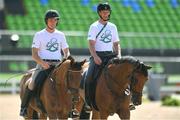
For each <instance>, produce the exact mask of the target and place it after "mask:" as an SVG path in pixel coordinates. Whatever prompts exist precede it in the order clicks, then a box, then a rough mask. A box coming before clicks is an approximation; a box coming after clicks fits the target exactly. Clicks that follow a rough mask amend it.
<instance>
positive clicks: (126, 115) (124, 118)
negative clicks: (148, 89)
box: [117, 109, 130, 120]
mask: <svg viewBox="0 0 180 120" xmlns="http://www.w3.org/2000/svg"><path fill="white" fill-rule="evenodd" d="M117 114H118V115H119V117H120V118H121V120H130V110H129V109H120V110H118V111H117Z"/></svg>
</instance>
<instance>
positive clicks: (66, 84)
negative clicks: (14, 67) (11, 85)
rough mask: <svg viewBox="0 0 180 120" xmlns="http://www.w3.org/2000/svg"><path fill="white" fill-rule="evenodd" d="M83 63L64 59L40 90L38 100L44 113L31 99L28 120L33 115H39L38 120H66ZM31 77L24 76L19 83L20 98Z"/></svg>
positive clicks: (77, 86)
mask: <svg viewBox="0 0 180 120" xmlns="http://www.w3.org/2000/svg"><path fill="white" fill-rule="evenodd" d="M84 63H85V60H84V61H81V62H75V60H74V59H73V58H72V57H70V59H64V60H63V61H62V62H61V63H60V64H59V65H58V66H56V68H55V69H54V70H53V71H52V73H51V74H50V76H49V77H48V78H47V79H46V80H45V83H44V85H43V87H42V90H41V95H40V100H41V101H42V104H43V106H44V109H45V111H46V112H43V111H42V110H41V109H40V108H38V107H37V103H36V101H35V98H32V99H31V101H30V105H29V107H28V119H32V118H33V113H39V114H40V116H38V118H40V119H46V118H47V117H48V118H49V119H67V118H68V115H69V112H70V111H71V109H72V94H71V93H75V92H74V91H77V90H78V88H79V85H80V79H81V77H82V66H83V64H84ZM30 77H31V73H30V74H27V75H24V76H23V78H22V80H21V83H20V88H21V90H20V97H21V98H22V97H23V94H24V90H25V88H26V81H27V80H28V79H29V78H30ZM76 94H77V93H76Z"/></svg>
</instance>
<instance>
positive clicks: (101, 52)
mask: <svg viewBox="0 0 180 120" xmlns="http://www.w3.org/2000/svg"><path fill="white" fill-rule="evenodd" d="M97 13H98V15H99V20H97V21H95V22H94V23H92V24H91V26H90V28H89V32H88V38H87V39H88V43H89V51H90V54H91V57H90V64H89V68H88V71H87V75H86V78H85V79H86V80H85V81H86V85H85V93H86V96H87V97H89V98H87V99H86V102H87V103H88V105H92V104H93V96H92V94H93V95H95V94H94V93H95V91H94V90H95V88H92V87H93V84H95V83H96V80H97V79H98V77H99V76H100V74H101V70H102V68H103V67H104V66H105V64H106V63H107V61H108V60H109V59H111V58H112V57H115V55H118V56H119V57H120V56H121V52H120V44H119V35H118V31H117V27H116V25H115V24H113V23H111V22H109V19H110V15H111V7H110V5H109V4H108V3H100V4H98V6H97ZM90 86H91V87H90ZM80 93H81V95H82V96H84V94H83V91H82V90H81V91H80Z"/></svg>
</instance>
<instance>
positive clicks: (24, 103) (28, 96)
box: [20, 88, 33, 117]
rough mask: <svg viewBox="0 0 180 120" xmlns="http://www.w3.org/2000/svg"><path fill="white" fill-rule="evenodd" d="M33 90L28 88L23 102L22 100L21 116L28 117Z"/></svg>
mask: <svg viewBox="0 0 180 120" xmlns="http://www.w3.org/2000/svg"><path fill="white" fill-rule="evenodd" d="M32 93H33V91H32V90H30V89H28V88H26V90H25V93H24V96H23V99H22V102H21V110H20V116H23V117H26V116H27V108H28V104H29V101H30V99H31V96H32Z"/></svg>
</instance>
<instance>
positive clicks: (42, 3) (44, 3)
mask: <svg viewBox="0 0 180 120" xmlns="http://www.w3.org/2000/svg"><path fill="white" fill-rule="evenodd" d="M40 3H41V5H47V4H48V0H40Z"/></svg>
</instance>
